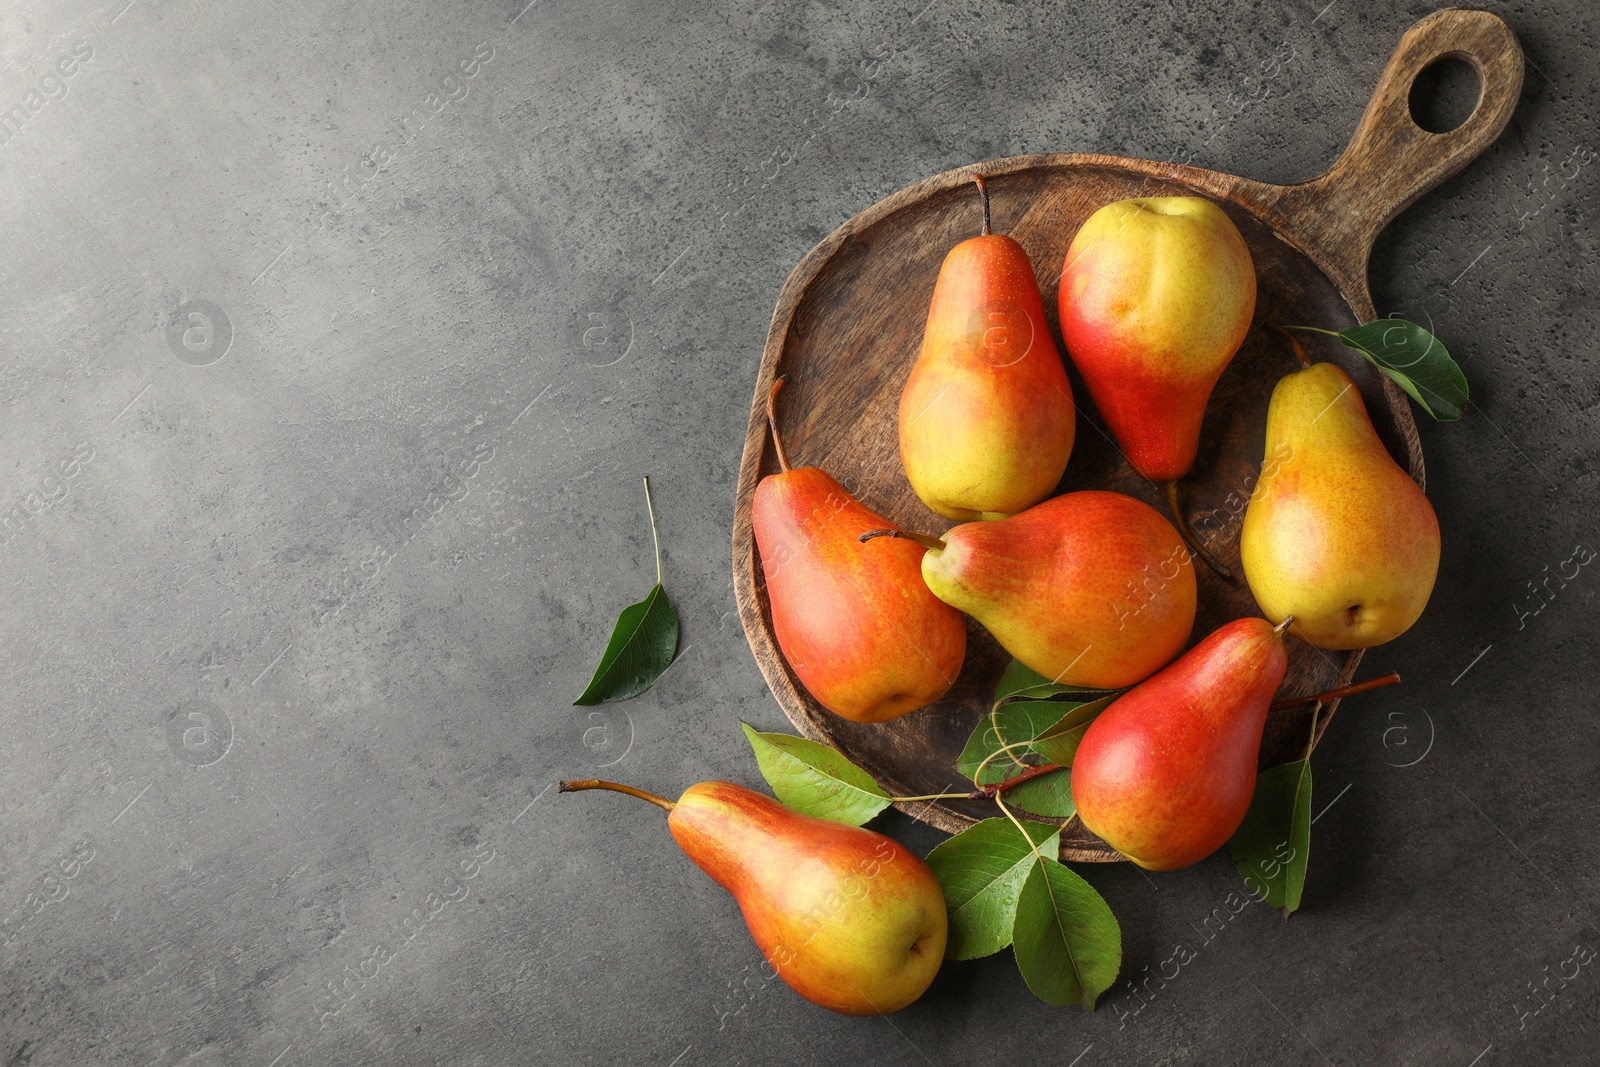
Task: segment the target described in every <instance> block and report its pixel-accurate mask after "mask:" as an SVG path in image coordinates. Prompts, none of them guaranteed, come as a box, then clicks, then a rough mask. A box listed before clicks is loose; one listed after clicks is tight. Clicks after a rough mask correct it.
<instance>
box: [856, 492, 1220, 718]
mask: <svg viewBox="0 0 1600 1067" xmlns="http://www.w3.org/2000/svg"><path fill="white" fill-rule="evenodd" d="M864 536H865V537H866V538H883V539H885V540H888V539H908V540H913V541H916V542H917V543H918V544H921V545H922V546H923V547H924V548H926V549H927V552H926V554H924V555H923V557H922V578H923V580H924V581H925V582H926V583H927V585H928V588H929V589H931V590H933V592H934V593H935V594H936V595H937V596H938V597H939V599H941V600H943V601H944V602H945V603H946V604H949V605H950V606H951V607H954V608H959V609H961V610H962V611H965V612H966V613H967V614H969V615H971V616H972V617H973V618H975V619H977V620H978V621H979V622H980V623H982V624H983V626H984V629H986V630H988V631H989V632H990V633H991V634H993V635H994V638H995V640H996V641H999V642H1000V644H1001V646H1002V647H1004V648H1005V650H1006V651H1007V652H1009V653H1011V654H1012V655H1013V656H1015V657H1016V658H1017V659H1019V660H1021V661H1022V662H1023V663H1024V664H1025V665H1026V666H1027V667H1028V668H1029V669H1031V670H1034V671H1037V672H1038V673H1040V674H1042V675H1044V676H1045V677H1046V678H1050V679H1052V680H1054V681H1057V682H1060V683H1062V684H1064V685H1074V686H1083V687H1086V688H1091V689H1121V688H1122V687H1123V686H1128V685H1132V684H1134V683H1135V682H1138V681H1140V680H1142V679H1144V678H1147V677H1149V676H1150V674H1151V673H1152V672H1153V671H1155V670H1156V669H1157V668H1159V667H1161V666H1162V665H1163V664H1165V663H1167V662H1168V661H1169V660H1171V659H1172V657H1173V656H1176V655H1177V654H1178V653H1179V651H1181V650H1182V649H1183V646H1184V643H1185V642H1186V641H1188V640H1189V631H1190V630H1191V629H1193V627H1194V612H1195V580H1194V565H1193V564H1192V563H1191V562H1190V561H1189V551H1188V549H1186V548H1185V547H1184V545H1183V542H1182V541H1181V540H1179V538H1178V533H1177V531H1176V530H1174V529H1173V528H1172V524H1171V523H1169V522H1168V521H1167V520H1166V519H1164V518H1162V517H1161V513H1160V512H1158V511H1156V510H1155V509H1154V508H1152V507H1151V506H1150V505H1148V504H1145V503H1143V502H1141V501H1138V500H1135V499H1133V498H1132V497H1130V496H1124V495H1123V494H1121V493H1108V492H1103V491H1100V490H1086V491H1083V492H1078V493H1067V494H1066V495H1064V496H1058V497H1054V498H1053V499H1050V500H1046V501H1045V502H1044V503H1043V504H1037V505H1035V506H1033V507H1031V508H1029V509H1028V510H1027V511H1024V512H1021V513H1019V514H1016V515H1013V516H1011V517H1010V518H1009V519H1000V520H999V521H996V522H969V523H965V524H963V525H961V526H957V527H955V528H954V529H952V530H949V531H948V532H946V533H945V535H944V537H943V538H935V537H928V536H926V535H924V534H915V533H907V532H905V531H900V530H873V531H870V532H868V533H867V534H865V535H864Z"/></svg>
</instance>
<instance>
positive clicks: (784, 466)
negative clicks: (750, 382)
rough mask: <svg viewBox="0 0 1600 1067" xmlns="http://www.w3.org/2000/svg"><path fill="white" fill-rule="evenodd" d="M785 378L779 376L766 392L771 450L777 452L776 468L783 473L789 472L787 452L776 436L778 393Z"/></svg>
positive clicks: (781, 440) (780, 439)
mask: <svg viewBox="0 0 1600 1067" xmlns="http://www.w3.org/2000/svg"><path fill="white" fill-rule="evenodd" d="M787 380H788V378H787V376H785V377H782V378H779V379H778V380H777V381H775V382H773V383H772V390H771V391H770V392H769V393H767V426H768V427H769V428H770V429H771V430H772V450H773V451H774V452H776V453H777V454H778V469H779V470H780V471H782V472H783V473H784V474H788V473H789V454H788V453H787V452H785V451H784V450H783V438H782V437H780V436H778V394H779V393H780V392H782V391H783V383H784V382H785V381H787Z"/></svg>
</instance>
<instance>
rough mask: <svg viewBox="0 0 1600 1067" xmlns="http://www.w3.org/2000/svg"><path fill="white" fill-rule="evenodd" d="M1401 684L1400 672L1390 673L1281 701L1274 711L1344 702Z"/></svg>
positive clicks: (1274, 707)
mask: <svg viewBox="0 0 1600 1067" xmlns="http://www.w3.org/2000/svg"><path fill="white" fill-rule="evenodd" d="M1398 684H1400V672H1399V671H1390V672H1389V673H1388V674H1385V675H1383V676H1382V677H1381V678H1370V679H1368V680H1367V681H1365V682H1357V683H1356V684H1354V685H1343V686H1340V687H1339V688H1338V689H1330V690H1328V691H1327V692H1326V693H1316V694H1314V695H1312V696H1308V697H1291V698H1290V699H1288V700H1279V701H1276V702H1274V703H1273V705H1272V710H1273V711H1283V710H1284V709H1285V708H1301V707H1305V706H1306V705H1307V704H1316V703H1324V704H1325V703H1327V702H1328V701H1330V700H1342V699H1344V698H1345V697H1349V696H1355V695H1356V694H1357V693H1365V692H1367V691H1368V690H1369V689H1382V688H1383V687H1384V686H1386V685H1398Z"/></svg>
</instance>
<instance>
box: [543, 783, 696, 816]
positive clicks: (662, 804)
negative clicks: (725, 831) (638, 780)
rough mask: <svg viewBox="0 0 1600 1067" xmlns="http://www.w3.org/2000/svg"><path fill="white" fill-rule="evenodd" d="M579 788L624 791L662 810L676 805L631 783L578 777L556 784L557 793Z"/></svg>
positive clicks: (572, 791) (614, 791) (573, 790)
mask: <svg viewBox="0 0 1600 1067" xmlns="http://www.w3.org/2000/svg"><path fill="white" fill-rule="evenodd" d="M581 789H609V790H611V791H612V792H613V793H626V794H628V795H629V796H630V797H638V798H639V799H640V800H648V801H649V802H650V803H652V804H654V805H655V806H656V807H658V808H660V809H662V810H663V811H671V810H672V809H673V808H675V807H677V805H676V804H674V803H673V802H672V801H670V800H663V799H662V798H661V797H658V796H656V795H655V794H654V793H646V792H645V791H644V790H643V789H635V788H634V787H633V786H631V785H619V784H617V783H616V782H602V781H601V780H600V779H598V778H579V779H576V780H574V781H566V782H562V783H561V784H560V785H558V786H556V792H558V793H576V792H578V791H579V790H581Z"/></svg>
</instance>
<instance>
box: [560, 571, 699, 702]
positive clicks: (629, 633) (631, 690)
mask: <svg viewBox="0 0 1600 1067" xmlns="http://www.w3.org/2000/svg"><path fill="white" fill-rule="evenodd" d="M677 650H678V613H677V612H675V611H673V610H672V602H671V601H670V600H668V599H667V591H666V590H665V589H663V588H662V587H661V584H660V583H659V582H658V583H656V587H655V588H654V589H652V590H650V595H649V596H647V597H645V598H644V599H643V600H641V601H639V603H637V604H629V605H628V606H627V607H625V608H623V609H622V614H621V615H618V616H617V625H616V628H615V629H613V630H612V631H611V640H610V641H608V642H607V643H606V651H605V655H603V656H601V657H600V666H598V667H596V668H595V669H594V677H593V678H591V679H589V687H588V688H587V689H585V690H584V691H583V695H582V696H580V697H579V698H578V699H577V700H574V701H573V703H574V704H582V705H585V706H587V705H590V704H604V703H606V702H607V701H611V700H627V699H628V698H629V697H636V696H638V695H639V694H640V693H642V692H644V691H645V690H646V689H649V688H650V686H652V685H653V684H655V680H656V679H657V678H659V677H661V672H662V671H664V670H666V669H667V668H668V667H669V666H671V664H672V656H673V653H675V652H676V651H677Z"/></svg>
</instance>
